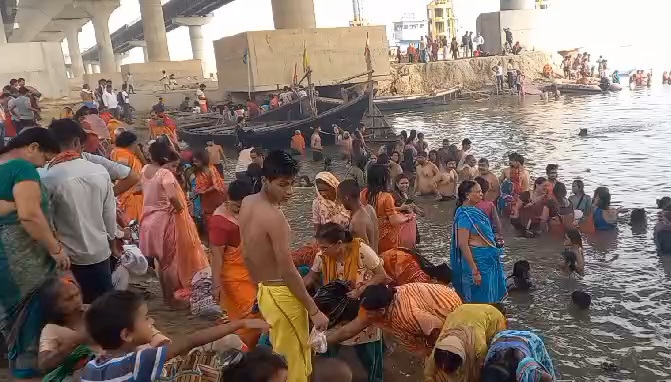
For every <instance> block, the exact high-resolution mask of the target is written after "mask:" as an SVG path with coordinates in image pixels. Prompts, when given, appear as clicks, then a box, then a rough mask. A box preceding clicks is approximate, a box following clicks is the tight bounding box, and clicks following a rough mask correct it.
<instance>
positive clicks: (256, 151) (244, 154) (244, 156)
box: [235, 147, 263, 179]
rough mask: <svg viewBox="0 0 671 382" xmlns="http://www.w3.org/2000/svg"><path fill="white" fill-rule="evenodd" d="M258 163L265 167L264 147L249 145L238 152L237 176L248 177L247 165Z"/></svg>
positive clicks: (239, 177)
mask: <svg viewBox="0 0 671 382" xmlns="http://www.w3.org/2000/svg"><path fill="white" fill-rule="evenodd" d="M252 163H257V164H258V165H259V166H261V167H263V149H262V148H260V147H248V148H246V149H244V150H242V151H240V153H239V154H238V163H237V164H236V165H235V176H236V178H237V179H247V167H249V165H250V164H252Z"/></svg>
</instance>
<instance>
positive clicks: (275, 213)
mask: <svg viewBox="0 0 671 382" xmlns="http://www.w3.org/2000/svg"><path fill="white" fill-rule="evenodd" d="M298 170H299V167H298V162H296V161H295V160H294V159H293V158H292V157H291V155H290V154H289V153H286V152H284V151H282V150H276V151H272V152H270V153H269V154H268V156H267V157H266V158H265V160H264V162H263V178H262V182H263V188H262V190H261V192H259V193H258V194H255V195H250V196H248V197H246V198H245V199H244V200H243V202H242V206H241V208H240V215H239V216H240V217H239V221H240V233H241V235H242V248H243V250H242V254H243V257H244V259H245V264H246V265H247V269H249V272H250V274H251V276H252V278H253V279H254V281H256V282H258V283H259V284H258V296H257V297H258V304H259V309H260V310H261V314H263V317H264V318H265V319H266V320H267V321H268V323H269V324H270V326H271V327H272V329H271V330H270V341H271V342H272V344H273V350H274V351H276V352H277V353H279V354H281V355H282V356H284V357H285V359H286V360H287V363H288V366H289V377H288V379H287V381H288V382H307V381H308V379H309V376H310V374H311V373H312V362H311V357H312V349H311V348H310V345H309V344H308V337H309V322H308V317H309V318H310V320H311V321H312V323H313V324H314V327H315V328H316V329H317V330H320V331H324V330H326V328H327V326H328V321H329V320H328V318H327V317H326V316H325V315H324V314H323V313H322V312H321V311H319V309H318V308H317V305H315V302H314V301H313V300H312V298H311V297H310V295H309V294H308V292H307V290H306V289H305V286H304V284H303V279H302V278H301V276H300V274H299V273H298V270H296V267H295V266H294V263H293V261H292V259H291V256H290V255H289V242H290V237H291V229H290V227H289V224H288V222H287V220H286V218H285V217H284V214H283V213H282V211H281V210H280V208H279V206H280V204H281V203H283V202H286V201H287V200H289V198H290V197H291V195H292V194H293V192H294V189H293V183H294V178H295V177H296V174H298Z"/></svg>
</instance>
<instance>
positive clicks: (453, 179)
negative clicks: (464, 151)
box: [436, 160, 459, 201]
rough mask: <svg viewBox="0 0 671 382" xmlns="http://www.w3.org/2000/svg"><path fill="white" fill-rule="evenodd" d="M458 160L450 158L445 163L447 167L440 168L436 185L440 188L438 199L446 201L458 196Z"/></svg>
mask: <svg viewBox="0 0 671 382" xmlns="http://www.w3.org/2000/svg"><path fill="white" fill-rule="evenodd" d="M456 168H457V162H456V161H454V160H450V161H448V162H447V163H446V164H445V168H444V169H441V170H440V173H439V174H438V177H437V178H436V187H437V188H438V200H440V201H446V200H452V199H454V198H456V197H457V188H458V187H459V182H458V181H457V180H458V174H457V171H456Z"/></svg>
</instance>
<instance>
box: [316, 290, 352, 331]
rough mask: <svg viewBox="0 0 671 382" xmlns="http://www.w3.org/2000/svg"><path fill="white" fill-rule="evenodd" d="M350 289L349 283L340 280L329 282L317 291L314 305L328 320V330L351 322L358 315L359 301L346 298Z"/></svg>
mask: <svg viewBox="0 0 671 382" xmlns="http://www.w3.org/2000/svg"><path fill="white" fill-rule="evenodd" d="M350 289H351V288H350V286H349V283H348V282H347V281H342V280H335V281H331V282H330V283H328V284H326V285H324V286H322V287H320V288H319V289H317V292H316V293H315V296H314V300H315V304H317V307H318V308H319V310H320V311H322V312H323V313H324V314H325V315H326V316H327V317H328V318H329V328H332V327H334V326H335V325H337V324H339V323H341V322H347V321H352V320H354V319H355V318H356V316H357V315H358V314H359V303H360V302H359V300H354V299H351V298H349V297H347V292H349V291H350Z"/></svg>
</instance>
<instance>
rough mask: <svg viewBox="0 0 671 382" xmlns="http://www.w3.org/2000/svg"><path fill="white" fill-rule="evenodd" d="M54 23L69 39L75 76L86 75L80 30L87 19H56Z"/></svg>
mask: <svg viewBox="0 0 671 382" xmlns="http://www.w3.org/2000/svg"><path fill="white" fill-rule="evenodd" d="M54 24H56V26H57V27H59V28H60V29H61V30H62V31H63V33H65V38H66V39H67V40H68V52H69V53H70V61H71V62H72V63H71V64H70V69H72V75H73V76H74V78H82V76H83V75H84V62H83V61H82V52H81V50H80V48H79V32H81V26H82V25H84V24H85V20H82V19H73V20H54Z"/></svg>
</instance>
